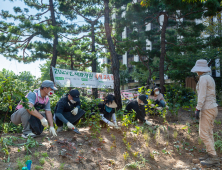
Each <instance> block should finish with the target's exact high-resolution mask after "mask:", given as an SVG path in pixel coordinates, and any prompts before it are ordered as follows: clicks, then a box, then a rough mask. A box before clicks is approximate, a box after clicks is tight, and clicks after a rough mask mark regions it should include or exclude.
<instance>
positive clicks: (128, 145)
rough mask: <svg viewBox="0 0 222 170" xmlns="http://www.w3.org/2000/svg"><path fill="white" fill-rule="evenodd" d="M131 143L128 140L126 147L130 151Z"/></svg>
mask: <svg viewBox="0 0 222 170" xmlns="http://www.w3.org/2000/svg"><path fill="white" fill-rule="evenodd" d="M131 147H132V146H131V145H130V143H129V142H128V143H127V144H126V149H127V150H128V151H130V149H131Z"/></svg>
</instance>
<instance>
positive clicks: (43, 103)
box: [11, 80, 57, 138]
mask: <svg viewBox="0 0 222 170" xmlns="http://www.w3.org/2000/svg"><path fill="white" fill-rule="evenodd" d="M54 90H57V88H56V87H55V86H54V83H53V82H52V81H50V80H45V81H43V82H42V85H41V87H40V89H36V90H34V91H33V92H29V93H28V94H27V95H26V98H27V99H28V100H29V101H28V106H29V109H26V108H24V107H23V106H22V104H21V102H20V103H19V104H18V106H17V107H16V109H15V110H16V111H15V112H14V113H13V114H12V115H11V121H12V123H14V124H15V125H19V124H22V126H23V131H22V132H23V134H22V137H23V138H28V136H31V137H35V136H36V134H37V135H39V134H41V133H42V131H43V129H44V127H48V124H49V126H50V128H49V132H50V133H51V134H52V135H53V136H57V134H56V132H55V129H54V126H53V118H52V112H51V109H50V99H49V97H48V96H51V95H53V94H54ZM33 107H34V109H33ZM40 110H45V113H42V112H40ZM33 132H34V133H33Z"/></svg>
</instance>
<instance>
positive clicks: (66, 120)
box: [11, 60, 220, 166]
mask: <svg viewBox="0 0 222 170" xmlns="http://www.w3.org/2000/svg"><path fill="white" fill-rule="evenodd" d="M191 71H192V72H196V73H197V74H198V76H199V82H198V84H197V93H198V101H197V107H196V112H195V116H196V118H197V119H200V120H199V135H200V138H201V139H202V140H203V142H204V144H205V145H206V151H207V154H206V156H204V157H202V158H200V161H201V164H202V165H208V166H211V165H218V164H219V163H220V161H219V158H218V156H217V155H216V151H215V148H214V139H213V124H214V120H215V118H216V116H217V114H218V110H217V103H216V93H215V82H214V79H213V78H212V77H211V76H210V71H211V69H210V68H209V67H208V65H207V61H206V60H198V61H197V62H196V64H195V66H194V67H193V69H192V70H191ZM55 90H57V88H56V87H55V86H54V83H53V82H52V81H50V80H45V81H43V82H42V85H41V87H40V89H36V90H34V91H33V92H29V93H28V94H27V95H26V98H27V99H28V108H25V107H23V105H22V103H21V102H20V103H19V104H18V106H17V107H16V110H15V112H14V113H13V114H12V115H11V121H12V122H13V123H14V124H15V125H18V124H22V126H23V133H22V137H23V138H27V137H28V136H30V137H35V136H36V135H39V134H41V133H42V131H43V129H44V127H48V126H49V132H50V133H51V134H52V135H53V136H57V133H58V132H61V131H63V125H64V124H65V125H67V127H68V128H69V129H72V130H74V131H75V132H76V133H80V132H79V131H78V129H77V128H76V127H75V124H77V123H78V122H79V120H80V119H81V118H82V117H83V116H84V115H85V111H84V110H83V109H81V103H80V99H79V96H80V93H79V91H78V90H76V89H73V90H70V92H69V93H68V94H66V95H65V96H63V97H62V98H61V99H60V100H59V101H58V103H57V105H56V107H55V110H54V116H52V112H51V108H50V98H49V96H51V95H53V94H54V91H55ZM148 99H150V100H151V101H152V104H151V105H150V107H151V109H153V110H154V109H157V110H162V109H163V108H164V107H166V108H167V109H168V106H167V104H166V102H165V100H164V97H163V94H161V93H160V89H159V88H158V87H155V88H153V90H152V92H151V94H150V96H149V97H147V96H146V95H143V94H141V95H139V96H138V97H137V99H136V100H132V101H130V102H129V103H128V104H127V106H126V108H125V112H126V113H130V112H132V111H135V112H136V117H135V120H137V119H139V120H140V121H141V122H144V123H145V124H147V125H148V126H151V125H152V123H151V122H149V121H148V120H146V119H145V116H146V113H145V107H144V106H145V105H147V104H148V102H147V100H148ZM115 108H117V102H116V99H115V96H114V95H112V94H109V95H107V96H106V97H105V98H104V101H103V102H102V103H99V104H98V105H97V106H94V107H92V109H91V114H90V116H92V115H94V114H97V113H99V116H100V118H101V121H102V122H103V124H105V125H108V126H112V127H114V128H115V129H120V127H119V126H118V123H117V120H116V115H115ZM40 110H45V112H40ZM53 121H54V122H55V123H56V125H57V126H58V128H57V132H56V130H55V128H54V125H53Z"/></svg>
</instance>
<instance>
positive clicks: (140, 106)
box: [125, 94, 152, 126]
mask: <svg viewBox="0 0 222 170" xmlns="http://www.w3.org/2000/svg"><path fill="white" fill-rule="evenodd" d="M147 104H148V102H147V97H146V95H144V94H141V95H139V96H138V97H137V99H136V100H132V101H131V102H129V103H128V104H127V106H126V108H125V113H129V112H132V110H134V111H135V112H136V117H135V120H137V119H139V120H140V121H142V122H144V123H146V124H147V125H149V126H151V125H152V123H151V122H149V121H147V120H146V119H145V116H146V113H145V107H144V105H147Z"/></svg>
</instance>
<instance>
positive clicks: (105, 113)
mask: <svg viewBox="0 0 222 170" xmlns="http://www.w3.org/2000/svg"><path fill="white" fill-rule="evenodd" d="M97 107H98V110H97V109H96V108H97ZM115 108H117V104H116V98H115V96H113V95H112V94H109V95H107V96H106V97H105V99H104V102H103V103H99V104H98V105H97V106H94V107H93V108H92V109H91V111H92V113H91V115H90V116H92V115H94V114H95V112H97V111H98V112H99V113H100V117H101V120H102V121H103V123H102V124H103V125H104V124H105V125H109V126H112V127H114V128H115V129H120V127H119V126H118V125H117V121H116V114H115ZM111 118H112V119H113V122H111Z"/></svg>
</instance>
